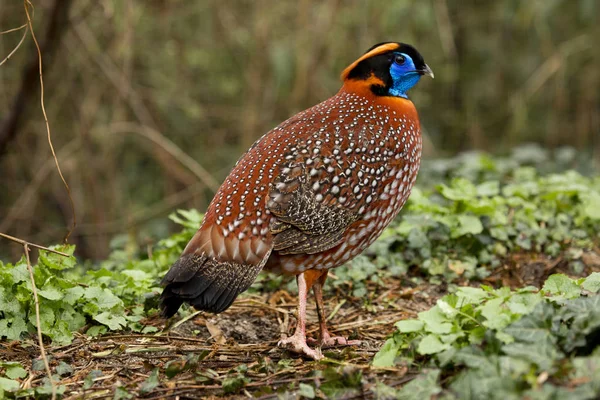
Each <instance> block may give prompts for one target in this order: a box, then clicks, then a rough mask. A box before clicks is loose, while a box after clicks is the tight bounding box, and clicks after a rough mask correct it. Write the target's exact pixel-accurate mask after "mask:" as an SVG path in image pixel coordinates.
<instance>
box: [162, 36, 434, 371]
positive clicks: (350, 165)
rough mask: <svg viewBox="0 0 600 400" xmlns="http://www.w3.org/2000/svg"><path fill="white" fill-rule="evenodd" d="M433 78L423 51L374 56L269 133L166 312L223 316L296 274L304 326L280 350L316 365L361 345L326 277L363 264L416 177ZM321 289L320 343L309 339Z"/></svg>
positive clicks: (215, 209) (200, 237) (397, 48)
mask: <svg viewBox="0 0 600 400" xmlns="http://www.w3.org/2000/svg"><path fill="white" fill-rule="evenodd" d="M423 75H429V76H431V77H432V78H433V72H432V71H431V69H430V68H429V67H428V66H427V64H425V62H424V60H423V57H422V56H421V55H420V54H419V52H418V51H417V50H416V49H415V48H414V47H412V46H410V45H408V44H403V43H395V42H385V43H379V44H376V45H375V46H373V47H371V48H370V49H369V50H368V51H367V52H366V53H365V54H363V55H362V56H361V57H360V58H359V59H357V60H356V61H354V62H353V63H352V64H350V65H349V66H348V67H347V68H346V69H345V70H344V71H343V72H342V75H341V78H342V81H343V85H342V88H341V89H340V91H339V92H338V93H337V94H336V95H334V96H333V97H331V98H329V99H328V100H325V101H324V102H322V103H320V104H317V105H316V106H313V107H311V108H309V109H307V110H305V111H302V112H300V113H298V114H296V115H295V116H293V117H291V118H290V119H288V120H287V121H285V122H283V123H282V124H281V125H279V126H277V127H276V128H274V129H273V130H271V131H269V132H268V133H267V134H265V135H264V136H263V137H261V138H260V139H259V140H258V141H256V142H255V143H254V144H253V145H252V147H251V148H250V149H249V150H248V151H247V152H246V153H245V154H244V155H243V156H242V157H241V158H240V159H239V160H238V162H237V163H236V165H235V166H234V168H233V170H232V171H231V173H230V174H229V176H228V177H227V178H226V180H225V182H224V183H223V185H222V186H221V187H220V188H219V190H218V191H217V193H216V195H215V197H214V199H213V200H212V202H211V203H210V205H209V206H208V210H207V211H206V214H205V216H204V220H203V222H202V224H201V226H200V229H199V230H198V232H197V233H196V234H195V235H194V237H193V238H192V239H191V240H190V242H189V243H188V245H187V246H186V248H185V249H184V251H183V253H182V255H181V257H180V258H179V259H178V260H177V262H175V264H173V266H172V267H171V269H170V270H169V271H168V272H167V274H166V275H165V277H164V278H163V280H162V282H161V284H162V285H163V286H164V291H163V293H162V295H161V309H162V314H163V315H164V316H165V317H171V316H173V315H174V314H175V313H176V312H177V310H178V309H179V307H180V306H181V305H182V304H183V303H184V302H185V303H189V304H191V305H192V306H193V307H195V308H196V309H198V310H205V311H209V312H213V313H220V312H222V311H224V310H226V309H227V308H228V307H229V306H230V305H231V304H232V303H233V301H234V300H235V298H236V297H237V296H238V295H239V294H240V293H242V292H243V291H245V290H246V289H248V287H250V285H251V284H252V283H253V282H254V280H255V278H256V277H257V275H258V273H259V272H260V271H261V270H263V269H270V270H274V271H277V272H280V273H282V274H285V275H294V276H296V281H297V284H298V293H299V301H298V322H297V325H296V330H295V333H294V334H293V335H292V336H291V337H289V338H287V339H284V340H281V341H280V342H279V344H278V345H279V346H280V347H283V348H286V349H288V350H291V351H293V352H297V353H300V354H303V355H305V356H307V357H310V358H313V359H317V360H318V359H320V358H322V357H323V355H322V352H321V348H325V347H329V346H335V345H352V344H355V342H354V341H348V340H346V339H345V338H343V337H332V336H331V335H330V333H329V331H328V330H327V326H326V321H325V312H324V305H323V285H324V283H325V280H326V278H327V272H328V270H329V269H331V268H335V267H337V266H339V265H341V264H344V263H345V262H347V261H349V260H351V259H352V258H354V257H356V256H357V255H359V254H360V253H361V252H362V251H364V250H365V249H366V248H367V247H368V246H369V245H370V244H371V243H373V242H374V241H375V239H377V237H378V236H379V235H380V234H381V232H382V231H383V229H384V228H385V227H386V226H387V225H388V224H389V223H390V221H392V219H393V218H394V217H395V216H396V215H397V214H398V212H399V211H400V209H401V208H402V206H403V205H404V203H405V202H406V199H407V198H408V196H409V195H410V192H411V189H412V187H413V184H414V182H415V180H416V177H417V172H418V170H419V164H420V159H421V133H420V124H419V118H418V115H417V111H416V109H415V107H414V105H413V103H412V102H411V101H410V100H409V99H408V96H407V91H408V90H409V89H411V88H412V87H413V86H414V85H416V84H417V82H418V81H419V79H420V78H421V76H423ZM311 288H312V289H313V291H314V295H315V298H316V304H317V313H318V316H319V325H320V336H319V346H317V347H316V348H311V347H310V346H309V345H308V344H307V341H306V331H305V327H306V300H307V295H308V291H309V290H310V289H311Z"/></svg>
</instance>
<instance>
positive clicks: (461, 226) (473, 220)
mask: <svg viewBox="0 0 600 400" xmlns="http://www.w3.org/2000/svg"><path fill="white" fill-rule="evenodd" d="M457 221H458V226H457V227H456V228H455V229H454V230H453V231H452V233H451V237H452V238H458V237H461V236H464V235H467V234H471V235H478V234H480V233H481V232H483V224H482V223H481V220H480V219H479V217H476V216H474V215H459V216H458V217H457Z"/></svg>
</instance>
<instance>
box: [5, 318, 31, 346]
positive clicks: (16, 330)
mask: <svg viewBox="0 0 600 400" xmlns="http://www.w3.org/2000/svg"><path fill="white" fill-rule="evenodd" d="M9 325H10V326H9ZM24 332H27V322H25V320H24V319H23V318H22V317H20V316H14V317H12V318H11V320H10V322H9V320H8V319H2V320H0V337H3V336H4V337H6V338H7V339H8V340H21V334H22V333H24Z"/></svg>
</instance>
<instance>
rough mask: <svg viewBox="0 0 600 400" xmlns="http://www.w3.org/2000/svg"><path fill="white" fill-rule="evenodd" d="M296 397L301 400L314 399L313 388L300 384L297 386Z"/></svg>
mask: <svg viewBox="0 0 600 400" xmlns="http://www.w3.org/2000/svg"><path fill="white" fill-rule="evenodd" d="M298 395H299V396H301V397H303V398H307V399H314V398H315V396H316V394H315V388H314V387H312V386H311V385H307V384H306V383H300V385H298Z"/></svg>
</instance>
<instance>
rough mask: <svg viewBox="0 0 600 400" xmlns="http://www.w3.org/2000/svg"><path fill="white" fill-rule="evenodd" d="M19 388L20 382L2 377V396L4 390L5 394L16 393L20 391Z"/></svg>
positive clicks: (0, 388)
mask: <svg viewBox="0 0 600 400" xmlns="http://www.w3.org/2000/svg"><path fill="white" fill-rule="evenodd" d="M19 387H20V385H19V382H17V381H15V380H12V379H6V378H2V377H0V394H2V390H4V391H5V392H16V391H17V390H19Z"/></svg>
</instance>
